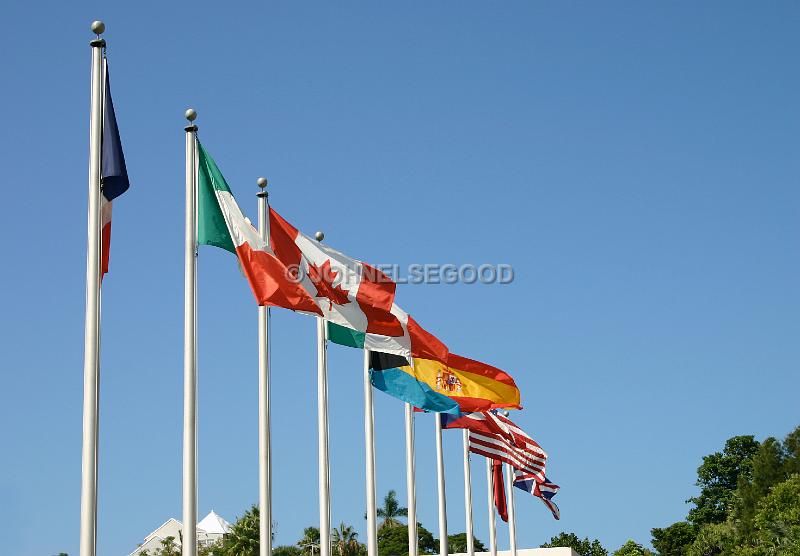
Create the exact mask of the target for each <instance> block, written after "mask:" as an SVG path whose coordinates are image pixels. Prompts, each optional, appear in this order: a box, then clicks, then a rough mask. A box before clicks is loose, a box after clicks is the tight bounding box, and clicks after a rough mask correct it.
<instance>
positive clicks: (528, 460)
mask: <svg viewBox="0 0 800 556" xmlns="http://www.w3.org/2000/svg"><path fill="white" fill-rule="evenodd" d="M439 418H440V419H441V420H442V428H445V429H467V430H469V451H470V452H473V453H475V454H480V455H482V456H484V457H487V458H489V459H491V460H493V465H497V464H499V463H507V464H509V465H511V467H513V468H514V486H515V487H517V488H519V489H521V490H524V491H526V492H529V493H531V494H532V495H534V496H536V497H538V498H540V499H541V500H542V502H544V504H545V506H547V507H548V508H549V509H550V511H551V512H552V513H553V517H554V518H556V519H560V516H561V514H560V512H559V510H558V506H556V504H555V503H554V502H553V500H552V498H553V496H555V494H556V492H558V489H559V487H558V485H556V484H554V483H552V482H550V480H549V479H548V478H547V476H546V475H545V464H546V462H547V454H546V453H545V452H544V450H542V448H541V446H539V444H538V443H537V442H536V441H534V440H533V439H532V438H531V437H530V436H529V435H528V434H527V433H526V432H525V431H523V430H522V429H521V428H519V427H518V426H517V425H516V424H515V423H514V422H513V421H512V420H511V419H509V418H508V417H504V416H502V415H498V414H497V413H496V412H494V411H485V412H475V413H468V414H466V415H461V416H453V415H446V414H442V415H440V416H439ZM502 480H503V477H502V473H500V474H499V477H498V474H497V473H495V488H497V483H498V482H502ZM495 503H496V504H497V508H498V511H499V512H502V510H501V509H500V502H499V500H498V499H497V492H495ZM501 515H502V513H501Z"/></svg>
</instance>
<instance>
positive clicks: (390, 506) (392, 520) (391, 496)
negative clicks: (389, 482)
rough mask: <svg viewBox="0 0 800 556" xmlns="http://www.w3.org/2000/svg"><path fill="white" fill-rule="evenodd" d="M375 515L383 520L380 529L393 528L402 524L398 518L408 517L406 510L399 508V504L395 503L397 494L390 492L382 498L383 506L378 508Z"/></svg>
mask: <svg viewBox="0 0 800 556" xmlns="http://www.w3.org/2000/svg"><path fill="white" fill-rule="evenodd" d="M376 513H377V514H378V517H382V518H383V521H382V522H381V525H380V526H381V528H383V527H395V526H397V525H402V524H403V523H402V522H401V521H400V520H399V519H398V518H400V517H406V516H408V509H407V508H401V507H400V503H399V502H398V501H397V493H396V492H395V491H393V490H390V491H389V493H388V494H387V495H386V496H385V497H384V498H383V506H381V507H380V508H378V510H377V512H376Z"/></svg>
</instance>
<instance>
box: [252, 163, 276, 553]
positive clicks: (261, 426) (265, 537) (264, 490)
mask: <svg viewBox="0 0 800 556" xmlns="http://www.w3.org/2000/svg"><path fill="white" fill-rule="evenodd" d="M256 183H257V184H258V187H259V188H260V189H261V190H260V191H259V192H258V193H256V196H257V197H258V231H259V234H260V235H261V239H263V240H264V241H266V242H267V245H269V214H268V210H269V209H268V206H269V198H268V196H269V194H268V193H267V189H266V188H267V180H266V178H258V179H257V180H256ZM269 386H270V378H269V308H268V307H265V306H262V305H259V307H258V547H259V548H258V553H259V556H271V554H272V438H271V435H270V433H271V431H270V412H269V411H270V407H269V406H270V403H269V402H270V399H269V398H270V392H269V390H270V388H269Z"/></svg>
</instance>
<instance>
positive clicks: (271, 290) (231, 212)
mask: <svg viewBox="0 0 800 556" xmlns="http://www.w3.org/2000/svg"><path fill="white" fill-rule="evenodd" d="M197 150H198V169H197V177H198V183H197V242H198V243H199V244H203V245H214V246H216V247H220V248H221V249H225V250H227V251H230V252H231V253H235V254H236V256H237V257H238V258H239V264H240V265H241V268H242V271H243V272H244V275H245V276H246V277H247V281H248V282H250V288H251V289H252V290H253V295H255V297H256V301H257V302H258V304H259V305H272V306H275V307H284V308H286V309H292V310H294V311H302V312H307V313H313V314H316V315H320V316H321V315H322V312H321V311H320V310H319V308H318V305H317V303H316V302H315V300H314V299H313V298H311V297H310V296H309V295H308V293H307V292H306V291H305V290H304V289H303V288H302V287H301V286H300V285H299V284H297V283H296V281H294V280H292V279H291V278H290V272H289V270H288V269H287V268H286V266H285V265H283V264H282V263H281V261H280V260H278V258H277V257H276V256H275V253H274V252H273V251H272V249H270V247H269V245H267V242H266V241H264V240H263V239H261V235H260V234H259V233H258V230H256V229H255V227H254V226H253V225H252V223H251V222H250V220H248V219H247V218H245V216H244V214H242V211H241V209H240V208H239V205H238V204H237V203H236V199H234V197H233V194H232V193H231V190H230V187H228V184H227V182H226V181H225V178H224V177H223V176H222V173H221V172H220V171H219V168H217V165H216V163H215V162H214V160H213V159H212V158H211V157H210V156H209V155H208V152H206V150H205V149H204V148H203V145H201V144H200V143H199V142H198V144H197Z"/></svg>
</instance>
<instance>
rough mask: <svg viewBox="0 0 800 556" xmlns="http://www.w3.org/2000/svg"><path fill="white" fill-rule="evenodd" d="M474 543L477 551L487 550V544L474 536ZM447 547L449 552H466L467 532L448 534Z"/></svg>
mask: <svg viewBox="0 0 800 556" xmlns="http://www.w3.org/2000/svg"><path fill="white" fill-rule="evenodd" d="M472 539H473V545H474V547H475V552H484V551H485V550H486V546H485V545H484V544H483V543H482V542H481V541H480V540H478V538H477V537H475V536H473V537H472ZM447 547H448V552H450V553H451V554H452V553H454V552H466V551H467V534H466V533H456V534H455V535H447Z"/></svg>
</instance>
